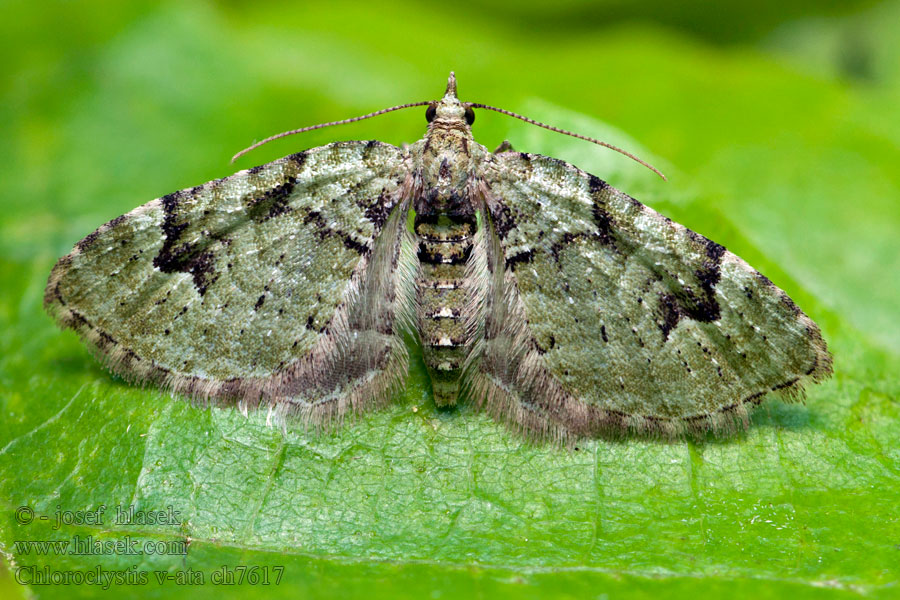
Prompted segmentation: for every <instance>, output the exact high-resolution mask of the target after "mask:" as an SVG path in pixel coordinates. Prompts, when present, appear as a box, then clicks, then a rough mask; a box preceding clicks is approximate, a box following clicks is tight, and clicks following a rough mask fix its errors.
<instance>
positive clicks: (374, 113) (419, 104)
mask: <svg viewBox="0 0 900 600" xmlns="http://www.w3.org/2000/svg"><path fill="white" fill-rule="evenodd" d="M432 102H433V101H431V100H426V101H424V102H411V103H410V104H401V105H399V106H392V107H391V108H383V109H381V110H376V111H375V112H373V113H369V114H367V115H362V116H361V117H353V118H351V119H342V120H340V121H331V122H330V123H320V124H318V125H310V126H309V127H301V128H300V129H294V130H292V131H284V132H282V133H278V134H276V135H273V136H271V137H267V138H266V139H264V140H261V141H259V142H256V143H255V144H253V145H252V146H248V147H246V148H244V149H243V150H241V151H240V152H238V153H237V154H235V155H234V156H232V157H231V162H234V161H236V160H237V159H239V158H240V157H242V156H243V155H245V154H247V153H248V152H250V151H251V150H256V149H257V148H259V147H260V146H262V145H263V144H268V143H269V142H271V141H273V140H277V139H279V138H283V137H287V136H289V135H294V134H295V133H303V132H305V131H313V130H314V129H323V128H325V127H331V126H332V125H346V124H347V123H355V122H357V121H362V120H364V119H371V118H372V117H377V116H378V115H383V114H385V113H389V112H393V111H395V110H401V109H404V108H412V107H414V106H425V105H426V104H431V103H432Z"/></svg>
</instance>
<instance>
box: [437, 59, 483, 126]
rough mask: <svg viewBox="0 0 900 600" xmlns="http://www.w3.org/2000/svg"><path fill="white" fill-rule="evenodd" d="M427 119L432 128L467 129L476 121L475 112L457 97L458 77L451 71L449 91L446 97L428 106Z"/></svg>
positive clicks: (448, 82)
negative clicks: (463, 127)
mask: <svg viewBox="0 0 900 600" xmlns="http://www.w3.org/2000/svg"><path fill="white" fill-rule="evenodd" d="M425 119H426V120H427V121H428V123H429V126H430V127H459V126H461V125H462V124H465V126H466V127H468V126H469V125H471V124H472V122H473V121H475V111H474V110H472V107H471V106H469V104H468V103H466V102H460V101H459V98H457V97H456V75H454V74H453V71H450V78H449V79H448V80H447V91H446V92H444V97H443V98H441V99H440V100H438V101H436V102H432V103H431V104H429V105H428V109H427V110H426V111H425Z"/></svg>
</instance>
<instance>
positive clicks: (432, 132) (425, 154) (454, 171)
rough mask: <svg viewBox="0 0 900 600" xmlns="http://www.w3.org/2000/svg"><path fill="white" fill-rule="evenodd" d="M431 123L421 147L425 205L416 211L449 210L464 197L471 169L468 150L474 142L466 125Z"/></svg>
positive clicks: (471, 162)
mask: <svg viewBox="0 0 900 600" xmlns="http://www.w3.org/2000/svg"><path fill="white" fill-rule="evenodd" d="M434 124H435V122H432V123H431V127H429V130H428V133H427V134H426V135H425V139H424V140H423V143H422V146H421V155H420V157H419V161H420V165H419V167H420V173H421V180H422V190H423V199H424V200H425V201H426V203H427V204H428V206H417V207H416V209H417V210H426V211H429V210H433V211H436V212H445V211H448V210H451V211H453V210H454V209H453V206H452V205H453V204H455V203H456V202H457V201H458V200H459V199H461V198H462V197H463V196H465V191H466V186H467V184H468V181H469V177H470V176H471V174H472V173H473V171H474V161H473V156H472V150H473V148H475V146H476V145H477V144H476V143H475V141H474V140H473V139H472V132H471V130H470V129H469V126H468V125H467V124H466V123H465V121H462V127H455V126H454V127H442V126H440V127H438V126H434Z"/></svg>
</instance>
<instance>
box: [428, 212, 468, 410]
mask: <svg viewBox="0 0 900 600" xmlns="http://www.w3.org/2000/svg"><path fill="white" fill-rule="evenodd" d="M475 223H476V222H475V215H458V214H453V215H447V214H427V213H418V214H416V220H415V232H416V234H417V236H418V257H419V265H420V267H419V277H418V280H417V282H416V285H417V288H418V289H417V294H418V305H419V336H420V337H421V340H422V349H423V352H424V357H425V365H426V366H427V367H428V372H429V374H430V375H431V382H432V386H433V388H434V401H435V403H436V404H437V405H438V406H447V405H453V404H456V399H457V396H458V395H459V378H460V373H461V369H462V366H463V363H464V362H465V359H466V355H467V354H468V352H469V349H470V346H469V344H468V338H467V335H466V328H465V321H464V319H463V307H464V305H465V302H466V292H465V289H464V287H463V283H464V279H465V270H466V261H467V260H468V259H469V254H471V252H472V236H473V235H474V233H475Z"/></svg>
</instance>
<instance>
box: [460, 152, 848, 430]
mask: <svg viewBox="0 0 900 600" xmlns="http://www.w3.org/2000/svg"><path fill="white" fill-rule="evenodd" d="M481 193H482V195H483V196H484V201H485V206H486V207H487V212H488V214H485V215H483V216H484V218H483V221H485V222H487V223H488V224H489V225H488V230H487V231H486V232H485V235H484V236H483V241H482V249H481V252H480V253H479V254H478V255H479V256H483V257H485V258H483V259H482V260H484V261H485V262H486V264H487V268H485V269H482V271H483V272H484V273H485V278H486V279H485V280H486V284H485V285H486V287H487V291H486V292H485V294H484V302H483V306H482V307H481V308H480V309H479V308H477V307H476V308H473V310H472V314H477V313H479V311H480V314H479V316H478V319H481V318H484V319H485V322H486V325H485V327H484V337H483V340H482V341H481V342H480V344H481V346H482V347H481V350H480V352H479V354H478V363H477V364H473V365H471V366H470V369H469V374H468V377H469V379H470V381H469V386H470V387H471V388H472V390H473V395H474V396H475V397H476V398H477V399H478V400H479V401H480V402H482V403H483V404H484V405H486V406H487V408H488V410H489V411H491V412H492V413H493V414H495V415H496V416H498V417H501V418H504V419H506V420H508V421H512V422H513V423H516V424H518V425H519V426H520V427H522V428H523V429H524V430H525V431H526V432H531V433H533V434H536V435H538V436H551V437H553V436H562V437H569V436H572V435H576V436H580V435H596V434H597V433H601V432H610V431H613V432H614V431H624V430H636V431H643V432H648V431H649V432H654V433H659V434H663V435H677V434H680V433H682V432H685V431H695V432H699V431H704V430H707V429H729V428H732V427H734V425H735V424H739V423H741V422H743V423H746V418H747V406H748V405H749V404H755V403H759V402H760V401H761V399H762V398H763V396H765V395H766V394H767V393H769V392H781V393H782V394H784V395H786V396H787V397H791V396H795V395H797V394H798V393H800V392H801V391H802V386H803V384H804V383H805V382H807V381H809V380H813V381H819V380H822V379H824V378H827V377H828V376H829V375H830V373H831V356H830V354H829V353H828V351H827V349H826V346H825V342H824V341H823V339H822V336H821V334H820V332H819V328H818V327H817V326H816V324H815V323H814V322H813V321H812V320H811V319H810V318H809V317H807V316H806V315H805V314H804V313H803V312H802V311H801V310H800V309H799V308H798V307H797V305H796V304H795V303H794V302H793V301H792V300H791V299H790V298H789V297H788V296H787V295H786V294H785V293H784V292H783V291H782V290H780V289H779V288H777V287H775V285H773V284H772V283H771V282H770V281H769V280H768V279H767V278H766V277H764V276H763V275H761V274H760V273H758V272H757V271H755V270H754V269H753V268H751V267H750V266H749V265H748V264H747V263H746V262H744V261H743V260H742V259H740V258H738V257H737V256H735V255H734V254H732V253H730V252H728V251H727V250H725V248H724V247H722V246H721V245H719V244H717V243H715V242H713V241H711V240H708V239H707V238H705V237H703V236H702V235H699V234H697V233H695V232H693V231H691V230H689V229H687V228H686V227H684V226H682V225H680V224H678V223H675V222H673V221H671V220H670V219H668V218H666V217H663V216H662V215H660V214H658V213H656V212H655V211H653V210H651V209H650V208H648V207H646V206H644V205H642V204H641V203H639V202H637V201H636V200H634V199H633V198H630V197H629V196H627V195H625V194H623V193H622V192H620V191H618V190H616V189H614V188H612V187H610V186H609V185H607V184H606V183H604V182H603V181H601V180H599V179H597V178H596V177H594V176H592V175H590V174H588V173H585V172H583V171H580V170H579V169H577V168H575V167H573V166H572V165H570V164H568V163H565V162H562V161H559V160H556V159H552V158H547V157H543V156H539V155H529V154H519V153H511V152H509V153H503V154H498V155H495V156H494V157H492V158H491V159H490V160H489V161H488V162H487V163H486V165H485V167H484V172H483V173H482V187H481Z"/></svg>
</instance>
